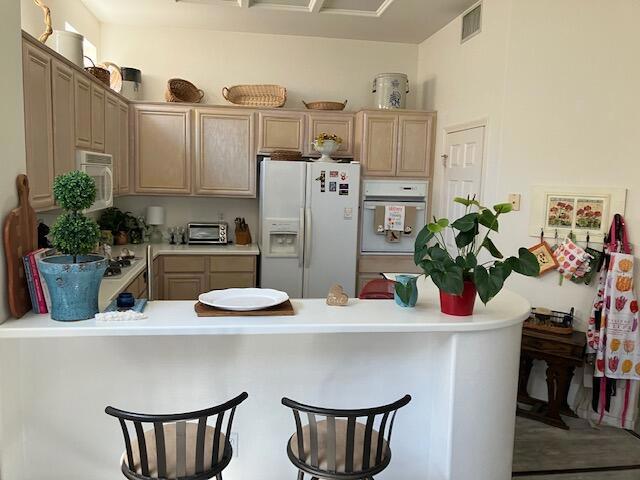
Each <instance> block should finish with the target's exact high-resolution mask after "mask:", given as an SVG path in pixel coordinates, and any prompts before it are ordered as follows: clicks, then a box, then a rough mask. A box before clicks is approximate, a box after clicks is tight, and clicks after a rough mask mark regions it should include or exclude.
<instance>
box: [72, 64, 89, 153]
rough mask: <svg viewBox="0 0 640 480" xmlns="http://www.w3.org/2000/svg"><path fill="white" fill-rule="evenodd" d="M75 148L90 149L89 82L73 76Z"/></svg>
mask: <svg viewBox="0 0 640 480" xmlns="http://www.w3.org/2000/svg"><path fill="white" fill-rule="evenodd" d="M74 85H75V107H76V114H75V117H76V122H75V131H76V147H78V148H91V82H90V81H89V80H87V79H86V78H84V77H83V76H82V75H78V74H76V75H74Z"/></svg>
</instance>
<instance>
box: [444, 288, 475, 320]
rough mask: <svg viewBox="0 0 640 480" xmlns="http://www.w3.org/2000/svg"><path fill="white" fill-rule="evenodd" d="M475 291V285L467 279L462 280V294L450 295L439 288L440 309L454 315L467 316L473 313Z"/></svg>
mask: <svg viewBox="0 0 640 480" xmlns="http://www.w3.org/2000/svg"><path fill="white" fill-rule="evenodd" d="M476 293H477V290H476V286H475V285H474V283H473V282H471V281H468V280H467V281H465V282H464V290H463V291H462V295H451V294H449V293H446V292H443V291H442V290H440V311H441V312H442V313H446V314H447V315H455V316H456V317H466V316H469V315H471V314H473V306H474V304H475V302H476Z"/></svg>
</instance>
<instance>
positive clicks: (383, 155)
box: [361, 112, 398, 177]
mask: <svg viewBox="0 0 640 480" xmlns="http://www.w3.org/2000/svg"><path fill="white" fill-rule="evenodd" d="M363 123H364V125H363V129H364V131H363V139H362V159H361V161H362V165H363V172H364V174H365V175H369V176H378V177H390V176H394V175H395V173H396V155H397V153H398V140H397V139H398V117H397V115H389V114H376V113H368V112H365V113H364V115H363Z"/></svg>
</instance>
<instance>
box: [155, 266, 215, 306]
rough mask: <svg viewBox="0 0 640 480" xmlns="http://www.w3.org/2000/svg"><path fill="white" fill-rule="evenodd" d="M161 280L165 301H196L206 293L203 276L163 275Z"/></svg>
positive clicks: (190, 274) (189, 274)
mask: <svg viewBox="0 0 640 480" xmlns="http://www.w3.org/2000/svg"><path fill="white" fill-rule="evenodd" d="M162 280H163V281H162V290H163V298H164V299H165V300H197V299H198V296H199V295H200V294H201V293H204V292H206V291H207V286H206V282H205V276H204V274H193V273H188V274H185V273H165V274H164V277H163V279H162Z"/></svg>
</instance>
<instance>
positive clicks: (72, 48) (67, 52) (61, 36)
mask: <svg viewBox="0 0 640 480" xmlns="http://www.w3.org/2000/svg"><path fill="white" fill-rule="evenodd" d="M51 40H52V43H51V46H52V48H53V49H54V50H55V51H56V52H58V53H59V54H60V55H62V56H63V57H64V58H66V59H67V60H70V61H72V62H73V63H75V64H76V65H78V66H79V67H80V68H82V67H84V57H83V55H84V54H83V48H82V42H83V41H84V37H83V36H82V35H80V34H79V33H75V32H67V31H64V30H54V31H53V36H52V38H51Z"/></svg>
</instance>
